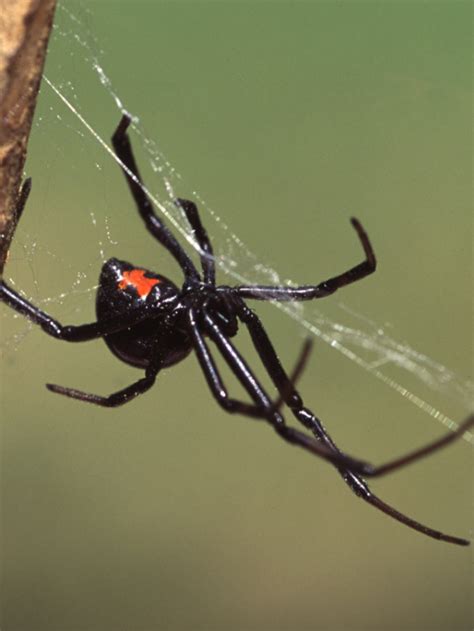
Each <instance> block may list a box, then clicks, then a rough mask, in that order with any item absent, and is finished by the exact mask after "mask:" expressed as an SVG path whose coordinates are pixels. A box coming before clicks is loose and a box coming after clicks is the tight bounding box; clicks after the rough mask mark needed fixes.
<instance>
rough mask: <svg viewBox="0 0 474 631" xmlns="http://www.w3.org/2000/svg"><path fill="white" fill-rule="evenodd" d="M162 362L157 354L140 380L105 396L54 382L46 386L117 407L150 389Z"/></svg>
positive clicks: (80, 399) (63, 393)
mask: <svg viewBox="0 0 474 631" xmlns="http://www.w3.org/2000/svg"><path fill="white" fill-rule="evenodd" d="M162 364H163V358H162V357H161V355H156V357H155V358H154V359H153V361H152V362H151V363H150V364H149V366H148V367H147V369H146V371H145V376H144V377H142V378H141V379H138V381H135V382H134V383H132V384H130V385H129V386H127V387H126V388H123V389H122V390H118V391H117V392H113V393H112V394H109V395H108V396H105V397H104V396H101V395H98V394H92V393H90V392H83V391H82V390H75V389H74V388H66V387H64V386H58V385H56V384H54V383H47V384H46V387H47V388H48V390H50V391H51V392H56V393H57V394H62V395H64V396H66V397H70V398H71V399H78V400H79V401H85V402H86V403H94V404H95V405H100V406H102V407H106V408H116V407H119V406H120V405H124V404H125V403H128V402H129V401H131V400H132V399H134V398H135V397H137V396H139V395H140V394H143V393H144V392H146V391H147V390H149V389H150V388H151V387H152V386H153V384H154V383H155V380H156V376H157V374H158V372H159V371H160V369H161V366H162Z"/></svg>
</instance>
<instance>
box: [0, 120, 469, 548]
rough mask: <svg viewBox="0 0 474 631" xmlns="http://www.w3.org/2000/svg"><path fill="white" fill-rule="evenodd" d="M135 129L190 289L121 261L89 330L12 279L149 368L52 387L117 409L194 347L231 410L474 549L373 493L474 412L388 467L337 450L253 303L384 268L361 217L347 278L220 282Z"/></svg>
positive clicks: (153, 225) (141, 196)
mask: <svg viewBox="0 0 474 631" xmlns="http://www.w3.org/2000/svg"><path fill="white" fill-rule="evenodd" d="M129 125H130V118H129V116H128V115H124V116H123V117H122V120H121V121H120V123H119V125H118V127H117V130H116V131H115V133H114V135H113V137H112V143H113V146H114V149H115V151H116V154H117V156H118V158H119V160H120V163H121V165H122V170H123V173H124V175H125V178H126V180H127V183H128V186H129V188H130V191H131V193H132V196H133V198H134V200H135V204H136V206H137V209H138V212H139V214H140V216H141V218H142V220H143V222H144V223H145V226H146V228H147V230H148V231H149V232H150V233H151V234H152V235H153V236H154V237H155V238H156V239H157V240H158V241H159V242H160V243H161V244H162V245H163V246H164V247H165V248H166V249H167V250H168V251H169V253H170V254H171V255H172V256H173V257H174V258H175V259H176V261H177V262H178V264H179V265H180V267H181V269H182V271H183V274H184V282H183V285H182V288H181V289H178V287H177V286H176V285H175V284H174V283H173V282H171V281H170V280H169V279H168V278H166V277H165V276H161V275H159V274H156V273H155V272H152V271H150V270H147V269H144V268H142V267H139V266H136V265H132V264H130V263H126V262H124V261H120V260H118V259H115V258H114V259H110V260H109V261H107V262H106V263H105V264H104V266H103V267H102V272H101V275H100V280H99V289H98V292H97V303H96V306H97V321H96V322H92V323H90V324H83V325H80V326H63V325H62V324H60V323H59V322H58V321H56V320H54V319H53V318H52V317H51V316H49V315H48V314H46V313H45V312H44V311H41V310H40V309H38V308H37V307H35V306H34V305H33V304H31V303H30V302H29V301H28V300H26V299H25V298H24V297H23V296H21V295H20V294H19V293H18V292H16V291H15V290H14V289H12V288H11V287H9V286H8V285H7V284H6V283H5V282H4V281H3V280H2V281H0V299H1V300H3V302H5V303H6V304H7V305H9V306H10V307H11V308H13V309H15V310H16V311H17V312H19V313H21V314H23V315H24V316H26V317H28V318H29V319H30V320H32V321H33V322H35V323H36V324H38V325H39V326H41V327H42V329H43V330H44V331H45V332H46V333H48V334H49V335H51V336H53V337H56V338H58V339H61V340H66V341H69V342H83V341H87V340H92V339H96V338H99V337H101V338H103V339H104V341H105V343H106V344H107V346H108V347H109V349H110V350H111V351H112V352H113V353H114V355H116V356H117V357H118V358H119V359H121V360H122V361H124V362H126V363H128V364H131V365H132V366H135V367H137V368H142V369H144V370H145V375H144V376H143V377H142V378H141V379H139V380H138V381H136V382H134V383H132V384H131V385H129V386H127V387H126V388H123V389H122V390H119V391H118V392H114V393H113V394H110V395H109V396H100V395H96V394H90V393H87V392H82V391H80V390H75V389H72V388H66V387H64V386H58V385H53V384H47V387H48V388H49V390H51V391H53V392H56V393H59V394H63V395H65V396H68V397H71V398H73V399H79V400H80V401H87V402H89V403H95V404H96V405H101V406H104V407H116V406H119V405H123V404H124V403H127V402H128V401H130V400H132V399H133V398H134V397H136V396H138V395H139V394H142V393H143V392H145V391H146V390H149V389H150V388H151V386H152V385H153V384H154V383H155V380H156V377H157V375H158V373H159V372H160V371H161V370H162V369H163V368H166V367H168V366H171V365H173V364H175V363H177V362H179V361H181V360H182V359H184V358H185V357H186V356H187V355H188V354H189V353H190V352H191V351H194V352H195V354H196V356H197V358H198V361H199V364H200V366H201V368H202V371H203V373H204V376H205V378H206V381H207V384H208V386H209V388H210V390H211V392H212V395H213V396H214V398H215V399H216V401H217V402H218V404H219V405H221V406H222V408H223V409H224V410H226V411H227V412H233V413H240V414H242V415H245V416H249V417H252V418H256V419H261V420H264V421H266V422H268V423H269V424H270V425H271V426H272V427H273V429H274V430H275V432H276V433H277V434H278V436H279V437H280V438H282V439H283V440H285V441H286V442H288V443H290V444H292V445H296V446H298V447H300V448H301V449H303V450H305V451H307V452H309V453H311V454H313V455H316V456H318V457H320V458H323V459H325V460H327V461H328V462H330V463H331V464H333V465H334V466H335V467H336V469H337V470H338V472H339V473H340V475H341V476H342V478H343V479H344V481H345V482H346V483H347V485H348V486H349V487H350V488H351V490H352V491H353V492H354V493H355V494H356V495H357V496H358V497H361V498H362V499H363V500H365V501H366V502H368V503H369V504H371V505H372V506H374V507H375V508H377V509H379V510H381V511H382V512H384V513H386V514H387V515H389V516H390V517H392V518H394V519H396V520H398V521H400V522H402V523H403V524H405V525H406V526H409V527H410V528H413V529H415V530H418V531H419V532H422V533H423V534H425V535H428V536H430V537H433V538H435V539H439V540H442V541H447V542H449V543H455V544H458V545H467V544H468V543H469V542H468V541H466V540H465V539H461V538H459V537H453V536H450V535H446V534H443V533H442V532H439V531H438V530H433V529H432V528H429V527H427V526H424V525H423V524H420V523H419V522H417V521H415V520H413V519H411V518H410V517H407V516H406V515H403V514H402V513H400V512H398V511H397V510H395V509H394V508H392V507H391V506H389V505H388V504H386V503H385V502H383V501H382V500H381V499H380V498H379V497H377V496H376V495H374V494H373V493H372V491H371V490H370V489H369V487H368V486H367V484H366V482H365V480H364V477H369V476H370V477H375V476H380V475H383V474H385V473H388V472H390V471H394V470H396V469H399V468H401V467H403V466H405V465H406V464H409V463H411V462H414V461H415V460H418V459H420V458H422V457H424V456H426V455H428V454H430V453H433V452H434V451H436V450H437V449H439V448H441V447H443V446H445V445H446V444H448V443H450V442H452V441H453V440H455V439H456V438H457V437H459V436H460V435H461V434H462V433H463V432H464V431H465V430H466V429H467V428H468V427H470V426H471V425H473V424H474V416H471V417H469V418H468V419H467V420H466V421H465V422H464V423H463V424H461V425H460V426H459V428H458V429H457V430H456V432H453V433H449V434H447V435H445V436H443V437H442V438H440V439H439V440H437V441H435V442H434V443H431V444H430V445H427V446H425V447H422V448H420V449H417V450H415V451H413V452H410V453H409V454H407V455H405V456H402V457H400V458H396V459H395V460H392V461H390V462H388V463H387V464H384V465H380V466H373V465H371V464H370V463H368V462H365V461H361V460H358V459H355V458H352V457H351V456H348V455H346V454H344V453H343V452H342V451H341V450H340V449H339V448H338V447H337V446H336V444H335V443H334V442H333V440H332V439H331V437H330V436H329V434H328V432H327V431H326V429H325V428H324V426H323V425H322V423H321V421H320V420H319V419H318V418H317V416H315V414H313V412H312V411H311V410H309V409H308V408H306V407H305V406H304V404H303V401H302V399H301V396H300V395H299V393H298V392H297V391H296V389H295V384H294V380H293V379H290V378H289V377H288V375H287V372H286V371H285V369H284V368H283V366H282V364H281V362H280V360H279V359H278V356H277V354H276V351H275V349H274V346H273V344H272V342H271V340H270V338H269V337H268V335H267V333H266V331H265V329H264V327H263V324H262V323H261V321H260V319H259V317H258V316H257V315H256V313H255V312H254V311H252V310H251V309H250V308H249V307H248V306H247V304H246V302H245V299H253V300H276V301H289V300H312V299H315V298H323V297H325V296H328V295H330V294H332V293H334V292H335V291H336V290H337V289H339V288H340V287H343V286H344V285H348V284H350V283H353V282H355V281H357V280H360V279H361V278H364V277H365V276H368V275H369V274H371V273H372V272H374V271H375V266H376V262H375V256H374V253H373V250H372V246H371V244H370V241H369V238H368V236H367V234H366V233H365V231H364V229H363V228H362V226H361V224H360V223H359V222H358V221H357V219H352V220H351V221H352V225H353V227H354V229H355V231H356V233H357V235H358V237H359V240H360V242H361V244H362V247H363V249H364V253H365V260H364V261H362V263H359V264H358V265H356V266H355V267H353V268H351V269H350V270H348V271H346V272H344V273H342V274H340V275H338V276H334V277H333V278H330V279H329V280H326V281H324V282H322V283H319V284H318V285H304V286H301V287H288V286H260V285H250V286H236V287H228V286H224V285H216V278H215V261H214V256H213V252H212V246H211V243H210V240H209V238H208V235H207V233H206V230H205V229H204V227H203V225H202V223H201V220H200V218H199V214H198V211H197V207H196V205H195V204H194V203H193V202H191V201H188V200H184V199H178V200H176V204H177V205H178V206H179V207H180V208H181V209H182V211H183V212H184V214H185V216H186V218H187V220H188V222H189V225H190V227H191V229H192V231H193V233H194V237H195V240H196V241H197V243H198V244H199V252H200V260H201V268H202V270H201V271H200V272H199V271H198V270H197V268H196V266H195V265H194V263H193V262H192V261H191V259H190V258H189V256H188V255H187V254H186V252H185V250H184V249H183V248H182V247H181V245H180V244H179V243H178V241H177V240H176V238H175V237H174V236H173V234H172V233H171V232H170V231H169V229H168V228H167V227H166V225H165V224H164V223H163V221H162V220H161V218H160V217H159V216H158V215H157V214H156V213H155V211H154V210H153V206H152V204H151V201H150V199H149V198H148V196H147V195H146V193H145V192H144V188H143V186H142V183H141V178H140V173H139V171H138V168H137V165H136V162H135V158H134V156H133V152H132V148H131V145H130V140H129V138H128V135H127V129H128V126H129ZM29 189H30V181H29V180H28V181H27V182H26V183H25V186H24V187H23V190H22V193H21V195H20V198H19V205H18V212H19V213H21V211H22V209H23V206H24V204H25V202H26V198H27V196H28V192H29ZM239 322H240V323H241V324H243V325H244V326H246V327H247V329H248V331H249V333H250V337H251V339H252V342H253V344H254V346H255V349H256V351H257V353H258V355H259V356H260V359H261V360H262V363H263V365H264V367H265V369H266V371H267V373H268V375H269V377H270V379H271V380H272V382H273V384H274V386H275V387H276V390H277V391H278V398H277V402H274V401H272V399H271V398H270V396H269V395H268V394H267V393H266V391H265V389H264V388H263V386H262V385H261V384H260V382H259V381H258V379H257V378H256V377H255V375H254V373H253V371H252V369H251V368H250V366H249V365H248V364H247V362H246V361H245V359H244V358H243V357H242V356H241V355H240V353H239V352H238V350H237V348H236V347H235V345H234V343H233V342H232V341H231V338H233V337H234V336H235V335H236V333H237V330H238V323H239ZM208 340H210V341H212V342H213V344H214V345H215V347H216V348H217V349H218V351H219V352H220V354H221V355H222V357H223V358H224V360H225V362H226V363H227V365H228V366H229V367H230V369H231V370H232V372H233V373H234V375H235V376H236V377H237V379H238V380H239V381H240V383H241V384H242V386H243V387H244V389H245V390H246V392H247V394H248V396H249V398H250V401H251V402H244V401H239V400H236V399H232V398H231V397H229V395H228V394H227V390H226V387H225V385H224V382H223V380H222V378H221V375H220V372H219V370H218V368H217V366H216V364H215V362H214V359H213V356H212V354H211V351H210V348H209V344H208ZM301 363H303V362H301ZM282 404H286V406H287V407H288V408H289V410H290V411H291V413H292V414H293V415H294V417H295V418H296V420H297V421H298V422H299V423H301V424H302V425H303V426H304V427H305V428H306V429H307V430H309V433H307V432H305V431H302V430H299V429H296V428H294V427H291V426H289V425H287V423H286V421H285V418H284V416H283V414H282V413H281V411H280V408H281V406H282Z"/></svg>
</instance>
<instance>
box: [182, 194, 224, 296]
mask: <svg viewBox="0 0 474 631" xmlns="http://www.w3.org/2000/svg"><path fill="white" fill-rule="evenodd" d="M176 204H177V206H179V207H180V208H182V210H183V211H184V214H185V215H186V219H187V220H188V222H189V224H190V225H191V228H192V229H193V232H194V235H195V237H196V239H197V242H198V244H199V247H200V248H201V254H200V258H201V266H202V270H203V274H204V282H205V283H207V284H209V285H212V286H213V287H214V286H215V284H216V269H215V264H214V253H213V250H212V245H211V241H210V239H209V236H208V234H207V231H206V229H205V228H204V226H203V225H202V223H201V219H200V217H199V212H198V209H197V206H196V204H195V203H194V202H191V201H189V200H188V199H180V198H178V199H177V200H176Z"/></svg>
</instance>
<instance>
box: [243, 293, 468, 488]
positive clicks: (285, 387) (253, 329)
mask: <svg viewBox="0 0 474 631" xmlns="http://www.w3.org/2000/svg"><path fill="white" fill-rule="evenodd" d="M237 309H238V315H239V318H240V320H241V321H242V322H243V323H244V324H246V325H247V327H248V330H249V332H250V337H251V339H252V342H253V344H254V346H255V349H256V350H257V352H258V354H259V356H260V358H261V360H262V362H263V365H264V366H265V368H266V370H267V372H268V374H269V376H270V378H271V379H272V381H273V383H274V384H275V387H276V388H277V390H279V392H280V393H281V394H282V397H283V398H284V399H285V402H286V404H287V405H288V407H289V408H290V409H291V411H292V412H293V414H294V415H295V417H296V418H297V419H298V420H299V421H300V422H301V423H302V424H303V425H304V426H305V427H307V428H308V429H310V430H311V431H312V432H313V433H314V435H315V436H316V437H317V438H319V439H320V440H322V441H323V442H324V444H326V445H327V446H328V447H331V448H332V449H334V450H336V451H337V452H338V453H340V454H341V460H340V462H339V465H342V466H344V467H345V468H347V469H349V470H351V471H353V472H357V473H360V474H362V475H364V477H379V476H382V475H386V474H387V473H391V472H392V471H396V470H397V469H400V468H402V467H404V466H406V465H408V464H411V463H412V462H416V461H417V460H421V459H422V458H425V457H426V456H429V455H431V454H432V453H433V452H435V451H437V450H438V449H442V448H443V447H446V446H447V445H449V444H450V443H452V442H453V441H455V440H457V439H458V438H459V437H460V436H462V435H463V434H464V432H465V431H467V430H468V429H469V428H470V427H472V426H473V425H474V415H471V416H469V417H468V418H467V419H466V420H465V421H464V422H463V423H461V424H460V425H459V427H458V428H457V429H456V430H455V431H449V432H447V433H446V434H443V436H441V437H440V438H439V439H437V440H435V441H434V442H432V443H429V444H428V445H424V446H423V447H420V448H419V449H415V450H414V451H411V452H409V453H407V454H404V455H402V456H399V457H397V458H394V459H393V460H390V461H388V462H386V463H384V464H381V465H372V464H370V463H365V464H364V465H363V467H362V468H358V466H356V463H359V464H360V462H361V461H360V460H355V459H353V458H352V457H350V456H348V455H347V454H343V453H342V452H341V451H340V449H339V448H338V447H337V446H336V444H335V443H334V441H333V440H332V438H331V437H330V435H329V434H328V432H327V431H326V429H325V428H324V426H323V424H322V423H321V421H320V420H319V419H318V418H317V416H315V415H314V414H313V412H311V410H309V409H308V408H305V407H304V405H303V401H302V399H301V396H300V395H299V393H298V392H296V390H295V388H294V387H293V383H292V381H291V380H290V379H289V377H288V375H287V374H286V372H285V370H284V368H283V366H282V365H281V363H280V360H279V359H278V356H277V354H276V351H275V349H274V347H273V344H272V342H271V340H270V338H269V337H268V334H267V332H266V330H265V328H264V326H263V324H262V323H261V321H260V318H259V317H258V316H257V314H256V313H255V312H254V311H252V310H251V309H249V307H247V305H246V304H245V303H244V302H243V301H238V303H237Z"/></svg>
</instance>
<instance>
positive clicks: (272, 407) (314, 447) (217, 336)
mask: <svg viewBox="0 0 474 631" xmlns="http://www.w3.org/2000/svg"><path fill="white" fill-rule="evenodd" d="M203 318H204V326H205V330H206V332H207V334H208V335H209V337H210V338H211V339H212V340H213V342H214V343H215V344H216V346H217V347H218V349H219V350H220V352H221V354H222V356H223V357H224V359H225V360H226V362H227V364H228V365H229V367H230V368H231V370H232V372H233V373H234V375H235V376H236V378H237V379H238V380H239V381H240V383H241V384H242V386H243V387H244V388H245V390H246V391H247V392H248V394H249V395H250V397H251V398H252V399H253V401H254V402H255V405H256V406H257V409H258V410H259V413H258V414H256V415H254V414H252V415H251V416H254V417H255V416H257V417H258V418H263V419H265V420H266V421H268V422H269V423H270V424H271V425H272V427H273V429H274V430H275V431H276V432H277V434H278V435H279V436H280V437H281V438H283V440H285V441H286V442H289V443H291V444H293V445H296V446H298V447H301V448H303V449H304V450H305V451H309V452H310V453H312V454H314V455H316V456H319V457H320V458H323V459H325V460H328V461H329V462H331V463H332V464H334V465H336V466H338V465H341V464H347V457H346V456H344V454H341V453H340V452H339V451H336V450H335V449H333V448H332V447H329V446H327V445H325V444H322V443H321V442H319V441H318V440H317V439H315V438H314V437H313V436H308V435H307V434H305V433H304V432H301V431H299V430H298V429H295V428H294V427H290V426H288V425H286V423H285V420H284V418H283V416H282V415H281V414H280V412H279V411H278V401H277V403H272V401H271V399H270V397H269V396H268V394H267V393H266V392H265V390H264V389H263V387H262V386H261V384H260V383H259V381H258V379H257V378H256V377H255V375H254V374H253V372H252V371H251V369H250V368H249V366H248V365H247V363H246V362H245V360H244V359H243V358H242V356H241V355H240V353H239V352H238V351H237V349H236V348H235V346H234V345H233V344H232V342H230V340H229V339H228V338H227V337H226V336H225V335H224V334H223V333H222V331H221V330H220V328H219V326H218V324H217V323H216V322H214V320H213V319H212V317H211V316H209V315H208V314H206V313H205V312H204V314H203ZM193 327H194V332H193V335H195V336H197V337H199V336H200V332H199V330H198V328H199V327H196V324H195V323H194V324H193ZM201 366H202V367H203V370H204V373H205V374H206V371H207V370H208V368H209V367H208V365H207V364H204V363H203V364H201ZM206 378H208V377H207V374H206ZM288 383H289V387H290V388H291V389H292V390H293V389H294V387H293V384H292V383H291V381H289V382H288ZM211 389H212V388H211ZM242 413H244V414H245V412H244V411H242ZM350 462H351V464H352V465H353V466H354V468H355V469H356V470H364V468H365V466H366V463H365V462H362V461H359V460H353V459H350Z"/></svg>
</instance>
